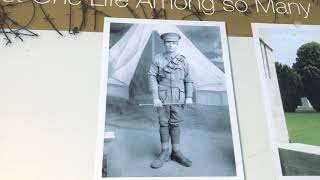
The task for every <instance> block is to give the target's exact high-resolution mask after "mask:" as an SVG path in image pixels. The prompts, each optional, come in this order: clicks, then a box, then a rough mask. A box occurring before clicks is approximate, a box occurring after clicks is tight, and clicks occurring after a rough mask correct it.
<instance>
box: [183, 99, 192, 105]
mask: <svg viewBox="0 0 320 180" xmlns="http://www.w3.org/2000/svg"><path fill="white" fill-rule="evenodd" d="M185 103H186V105H191V104H193V101H192V98H186V102H185Z"/></svg>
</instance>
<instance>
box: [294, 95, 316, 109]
mask: <svg viewBox="0 0 320 180" xmlns="http://www.w3.org/2000/svg"><path fill="white" fill-rule="evenodd" d="M296 112H315V110H314V109H313V107H312V105H311V104H310V102H309V100H308V98H306V97H302V98H301V106H298V108H297V109H296Z"/></svg>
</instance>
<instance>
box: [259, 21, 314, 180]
mask: <svg viewBox="0 0 320 180" xmlns="http://www.w3.org/2000/svg"><path fill="white" fill-rule="evenodd" d="M253 31H254V40H255V45H256V55H257V63H258V65H259V71H260V78H261V83H262V88H263V96H264V101H265V109H266V112H267V114H266V116H267V119H268V121H269V123H270V126H269V131H270V138H271V141H272V143H273V146H274V148H275V149H276V156H275V157H277V158H278V160H279V161H280V163H281V170H282V173H283V175H284V176H315V175H317V176H319V175H320V170H319V169H320V131H319V128H320V34H319V32H320V27H319V26H300V25H272V24H253Z"/></svg>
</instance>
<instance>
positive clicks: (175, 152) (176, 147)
mask: <svg viewBox="0 0 320 180" xmlns="http://www.w3.org/2000/svg"><path fill="white" fill-rule="evenodd" d="M170 136H171V143H172V154H171V160H173V161H176V162H178V163H179V164H181V165H182V166H185V167H191V166H192V161H191V160H189V159H188V158H186V157H185V156H184V155H183V154H182V152H181V151H180V127H179V126H170Z"/></svg>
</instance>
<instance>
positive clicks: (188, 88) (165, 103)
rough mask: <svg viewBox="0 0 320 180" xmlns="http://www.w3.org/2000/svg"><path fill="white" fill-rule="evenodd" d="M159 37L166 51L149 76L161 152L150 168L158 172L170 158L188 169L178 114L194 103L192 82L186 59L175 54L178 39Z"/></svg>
mask: <svg viewBox="0 0 320 180" xmlns="http://www.w3.org/2000/svg"><path fill="white" fill-rule="evenodd" d="M160 37H161V39H162V40H163V42H164V47H165V51H164V52H163V53H161V54H158V55H156V56H155V58H154V60H153V62H152V64H151V66H150V70H149V73H148V75H149V86H150V90H151V92H152V98H153V104H154V107H156V108H157V113H158V118H159V124H160V130H159V132H160V140H161V148H162V152H161V154H160V155H159V157H158V158H157V159H156V160H155V161H153V162H152V163H151V167H152V168H160V167H162V165H163V164H164V162H167V161H169V160H170V158H171V160H174V161H176V162H178V163H179V164H181V165H183V166H186V167H190V166H192V162H191V161H190V160H189V159H188V158H186V157H185V156H184V155H183V154H182V152H181V151H180V123H181V122H182V121H183V120H182V119H181V113H182V111H183V108H184V105H185V104H187V105H188V104H192V103H193V101H192V95H193V82H192V79H191V75H190V71H189V66H188V62H187V61H186V58H185V57H184V56H183V55H181V54H179V53H178V52H177V48H178V45H179V40H180V39H181V36H180V35H179V34H177V33H164V34H162V35H161V36H160ZM170 139H171V147H172V151H171V154H170V149H169V147H170ZM170 156H171V157H170Z"/></svg>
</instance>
